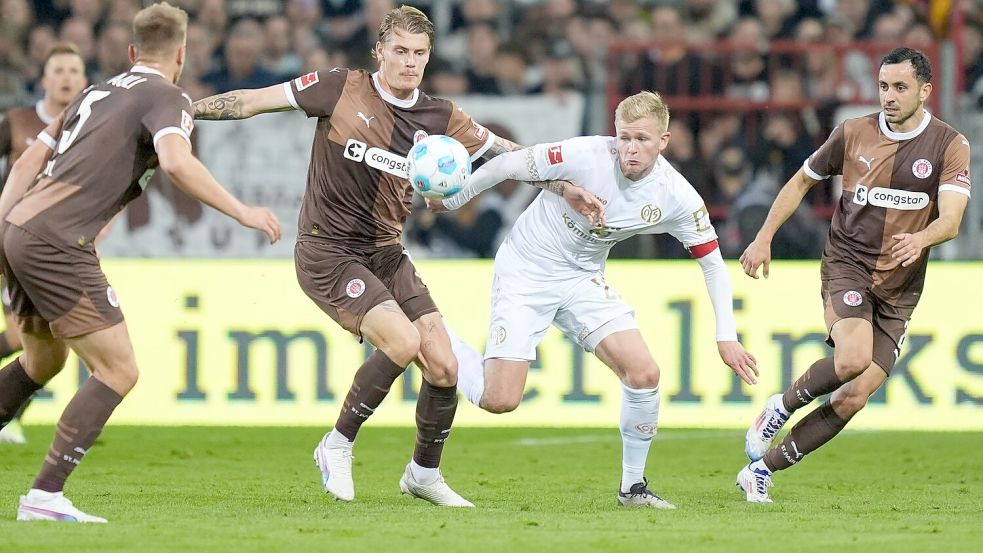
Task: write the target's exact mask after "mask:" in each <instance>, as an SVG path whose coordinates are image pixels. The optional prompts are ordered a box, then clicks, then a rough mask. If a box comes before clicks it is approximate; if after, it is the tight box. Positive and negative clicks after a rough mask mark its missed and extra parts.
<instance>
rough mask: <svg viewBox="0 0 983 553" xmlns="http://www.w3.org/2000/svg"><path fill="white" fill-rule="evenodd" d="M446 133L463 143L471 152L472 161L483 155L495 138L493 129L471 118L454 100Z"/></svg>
mask: <svg viewBox="0 0 983 553" xmlns="http://www.w3.org/2000/svg"><path fill="white" fill-rule="evenodd" d="M444 134H446V135H447V136H450V137H452V138H455V139H456V140H457V141H458V142H460V143H461V144H463V145H464V147H465V148H467V150H468V153H469V154H471V160H472V161H474V160H476V159H478V158H479V157H481V154H483V153H485V150H487V149H488V148H489V147H490V146H491V144H492V141H493V140H495V135H494V134H492V132H491V131H489V130H488V129H486V128H485V127H482V126H481V125H479V124H478V123H477V122H475V120H474V119H471V116H470V115H468V114H467V113H465V112H464V110H462V109H461V108H459V107H458V106H457V104H455V103H453V102H451V117H450V119H449V120H448V121H447V132H446V133H444Z"/></svg>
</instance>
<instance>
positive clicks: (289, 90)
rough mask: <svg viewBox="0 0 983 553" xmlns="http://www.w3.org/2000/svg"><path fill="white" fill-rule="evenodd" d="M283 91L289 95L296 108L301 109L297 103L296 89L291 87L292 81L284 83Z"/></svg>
mask: <svg viewBox="0 0 983 553" xmlns="http://www.w3.org/2000/svg"><path fill="white" fill-rule="evenodd" d="M283 93H284V94H286V95H287V101H288V102H290V105H291V106H293V108H294V109H300V106H298V105H297V98H294V91H293V89H292V88H290V81H287V82H285V83H283Z"/></svg>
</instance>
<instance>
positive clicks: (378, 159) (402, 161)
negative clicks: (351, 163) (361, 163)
mask: <svg viewBox="0 0 983 553" xmlns="http://www.w3.org/2000/svg"><path fill="white" fill-rule="evenodd" d="M365 163H367V164H368V165H369V167H372V168H375V169H378V170H380V171H385V172H387V173H389V174H390V175H396V176H397V177H399V178H401V179H405V178H408V177H409V175H408V174H407V172H406V171H407V169H409V164H408V163H407V162H406V158H405V157H404V156H401V155H397V154H394V153H392V152H389V151H386V150H382V149H379V148H369V151H368V152H366V153H365Z"/></svg>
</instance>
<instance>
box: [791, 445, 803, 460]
mask: <svg viewBox="0 0 983 553" xmlns="http://www.w3.org/2000/svg"><path fill="white" fill-rule="evenodd" d="M789 445H791V446H792V449H794V450H795V458H796V459H797V460H798V459H801V458H802V454H801V453H799V448H798V447H796V445H795V442H791V443H790V444H789Z"/></svg>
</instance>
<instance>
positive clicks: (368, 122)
mask: <svg viewBox="0 0 983 553" xmlns="http://www.w3.org/2000/svg"><path fill="white" fill-rule="evenodd" d="M355 115H356V116H357V117H358V118H359V119H361V120H362V121H365V126H366V128H369V129H371V128H372V120H373V119H375V116H374V115H373V116H372V117H367V116H366V115H365V114H364V113H362V112H361V111H360V112H358V113H356V114H355Z"/></svg>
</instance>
